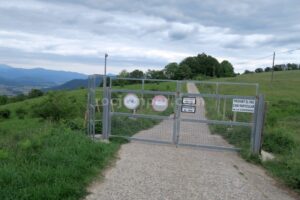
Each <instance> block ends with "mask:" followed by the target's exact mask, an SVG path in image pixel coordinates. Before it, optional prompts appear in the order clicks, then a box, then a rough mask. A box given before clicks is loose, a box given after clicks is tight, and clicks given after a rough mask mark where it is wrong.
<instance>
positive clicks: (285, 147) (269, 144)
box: [263, 129, 295, 153]
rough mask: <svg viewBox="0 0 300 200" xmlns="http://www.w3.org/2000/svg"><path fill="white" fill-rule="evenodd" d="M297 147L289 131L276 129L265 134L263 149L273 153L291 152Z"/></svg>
mask: <svg viewBox="0 0 300 200" xmlns="http://www.w3.org/2000/svg"><path fill="white" fill-rule="evenodd" d="M294 147H295V142H294V140H293V138H292V137H291V135H290V134H289V132H288V131H286V130H284V129H277V130H274V131H273V132H272V133H266V134H265V135H264V141H263V149H265V150H266V151H270V152H273V153H285V152H290V151H291V150H292V149H293V148H294Z"/></svg>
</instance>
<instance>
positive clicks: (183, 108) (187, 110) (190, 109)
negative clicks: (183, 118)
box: [181, 105, 196, 113]
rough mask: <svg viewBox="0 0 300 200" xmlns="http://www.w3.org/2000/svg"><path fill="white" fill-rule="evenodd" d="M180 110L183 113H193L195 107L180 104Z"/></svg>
mask: <svg viewBox="0 0 300 200" xmlns="http://www.w3.org/2000/svg"><path fill="white" fill-rule="evenodd" d="M181 112H184V113H195V112H196V107H195V106H185V105H183V106H181Z"/></svg>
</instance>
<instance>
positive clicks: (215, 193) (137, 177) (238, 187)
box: [86, 83, 293, 200]
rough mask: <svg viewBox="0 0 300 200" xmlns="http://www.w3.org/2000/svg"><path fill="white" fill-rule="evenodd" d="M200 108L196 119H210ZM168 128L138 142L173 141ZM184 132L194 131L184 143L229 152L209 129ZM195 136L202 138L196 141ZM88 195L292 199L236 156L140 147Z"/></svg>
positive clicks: (123, 154) (126, 151)
mask: <svg viewBox="0 0 300 200" xmlns="http://www.w3.org/2000/svg"><path fill="white" fill-rule="evenodd" d="M187 86H188V91H189V92H192V93H196V92H198V90H197V88H196V87H195V85H194V84H193V83H189V84H188V85H187ZM198 102H202V103H201V104H200V105H202V106H203V107H202V109H200V110H199V111H197V113H196V115H198V117H205V116H204V102H203V100H202V99H198ZM168 123H170V121H168V120H165V121H163V122H161V123H160V124H158V125H156V126H155V127H153V128H151V129H149V130H144V131H141V132H140V133H138V134H137V135H136V136H137V137H138V136H143V137H145V136H147V135H148V136H149V137H153V134H154V135H155V133H158V132H159V131H160V132H161V130H164V132H163V133H159V134H157V137H161V139H164V137H165V138H166V140H168V139H169V138H168V137H170V135H172V134H171V131H172V128H166V127H169V126H170V124H168ZM183 126H184V127H183V128H184V130H190V131H186V132H183V133H182V134H181V136H180V137H181V138H180V140H181V141H183V142H184V141H185V140H188V141H189V142H192V141H195V142H199V141H201V140H204V141H205V142H206V143H208V144H211V145H221V146H230V145H229V144H228V143H227V142H226V141H225V140H223V139H222V138H221V137H220V136H216V135H211V134H210V132H209V129H208V127H207V125H206V124H195V123H185V124H184V125H183ZM195 130H198V131H199V132H201V135H200V136H197V135H195V134H194V133H195ZM169 132H170V133H169ZM197 137H198V138H197ZM89 192H90V194H89V195H88V196H87V197H86V199H87V200H92V199H95V200H96V199H101V200H112V199H120V200H143V199H145V200H146V199H147V200H148V199H151V200H177V199H184V200H193V199H195V200H199V199H201V200H205V199H220V200H221V199H222V200H226V199H237V200H241V199H253V200H258V199H259V200H267V199H268V200H270V199H272V200H277V199H278V200H285V199H286V200H288V199H293V198H292V197H291V196H289V195H288V194H287V192H286V191H285V190H283V189H281V188H279V187H278V186H277V185H276V182H275V181H274V180H273V179H272V178H270V177H269V176H268V175H266V173H265V171H264V170H263V169H262V168H260V167H259V166H255V165H252V164H250V163H247V162H246V161H244V160H243V159H242V158H240V157H239V156H238V155H237V154H236V153H232V152H224V151H213V150H204V149H199V148H196V149H195V148H184V147H180V148H176V147H175V146H173V145H161V144H149V143H141V142H130V143H128V144H124V145H122V147H121V150H120V152H119V160H117V162H116V164H115V166H114V167H112V168H111V169H109V170H107V172H106V173H105V177H104V180H99V181H96V182H94V183H93V184H92V185H91V186H90V188H89Z"/></svg>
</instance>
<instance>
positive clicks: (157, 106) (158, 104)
mask: <svg viewBox="0 0 300 200" xmlns="http://www.w3.org/2000/svg"><path fill="white" fill-rule="evenodd" d="M152 107H153V109H154V110H155V111H158V112H162V111H164V110H166V109H167V108H168V99H167V98H166V97H165V96H163V95H157V96H155V97H154V98H153V99H152Z"/></svg>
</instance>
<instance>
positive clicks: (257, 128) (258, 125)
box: [251, 94, 265, 154]
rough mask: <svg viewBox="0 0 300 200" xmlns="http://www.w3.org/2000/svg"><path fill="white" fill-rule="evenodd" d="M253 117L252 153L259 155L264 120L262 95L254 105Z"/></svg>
mask: <svg viewBox="0 0 300 200" xmlns="http://www.w3.org/2000/svg"><path fill="white" fill-rule="evenodd" d="M255 107H256V108H255V117H254V126H253V130H252V138H251V143H252V153H253V154H260V151H261V145H262V131H263V127H264V118H265V100H264V95H262V94H260V95H259V96H258V101H257V105H255Z"/></svg>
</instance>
